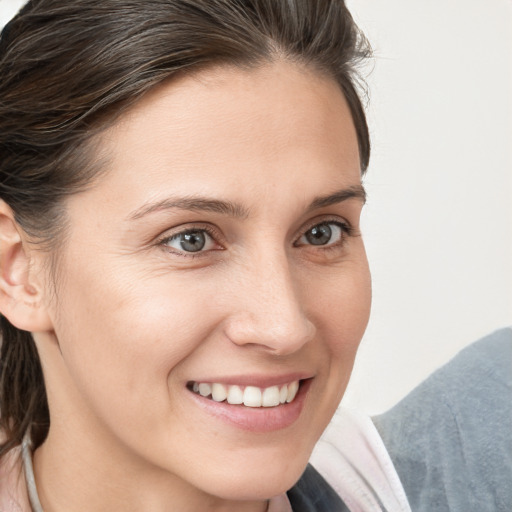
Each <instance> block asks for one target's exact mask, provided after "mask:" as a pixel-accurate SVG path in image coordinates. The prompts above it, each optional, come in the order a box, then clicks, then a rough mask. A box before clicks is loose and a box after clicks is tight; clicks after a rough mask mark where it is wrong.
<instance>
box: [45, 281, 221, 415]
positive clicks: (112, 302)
mask: <svg viewBox="0 0 512 512" xmlns="http://www.w3.org/2000/svg"><path fill="white" fill-rule="evenodd" d="M68 275H69V279H68V280H67V282H66V287H65V289H62V292H61V293H60V295H59V318H58V321H57V322H56V329H55V331H56V335H57V338H58V340H59V343H60V349H61V352H62V356H63V360H64V362H65V364H66V366H67V367H68V371H69V373H70V374H71V376H72V378H73V379H74V380H75V383H76V385H77V387H79V388H81V391H82V392H83V393H85V394H87V395H89V396H90V397H93V398H92V399H95V400H96V399H98V400H101V401H102V403H103V406H105V407H108V405H109V404H108V403H107V402H108V400H110V399H111V398H112V397H114V398H115V400H114V401H115V402H116V404H117V403H118V402H119V401H120V400H122V401H124V402H126V403H131V404H132V405H135V406H137V405H138V406H139V407H145V404H146V403H148V399H149V398H150V399H149V403H154V402H155V400H157V401H158V402H159V403H160V405H161V406H162V407H163V406H164V404H168V389H167V380H168V377H169V374H170V373H171V372H172V371H173V370H174V369H175V368H176V367H177V366H179V365H180V363H181V362H182V361H183V360H184V359H186V358H187V357H188V356H189V355H190V354H191V353H193V352H194V350H196V349H197V347H198V346H199V345H200V344H201V342H202V341H203V340H204V339H205V338H206V337H207V335H208V332H209V331H210V329H211V326H212V324H213V325H214V324H215V319H214V318H212V314H209V311H210V310H209V309H208V302H209V299H208V293H204V290H203V293H200V291H199V290H194V289H191V288H190V286H188V287H187V286H185V283H169V282H168V281H169V280H168V279H167V280H165V279H163V278H162V279H154V280H148V279H145V280H143V279H124V278H122V276H117V277H114V274H113V273H112V274H110V275H111V276H112V277H110V278H108V279H107V278H106V277H105V278H101V277H100V276H99V275H94V274H88V275H83V274H80V275H76V276H73V275H72V274H68ZM210 302H211V301H210ZM200 313H201V314H200ZM134 409H136V407H134ZM128 412H129V411H128V410H125V411H124V414H128Z"/></svg>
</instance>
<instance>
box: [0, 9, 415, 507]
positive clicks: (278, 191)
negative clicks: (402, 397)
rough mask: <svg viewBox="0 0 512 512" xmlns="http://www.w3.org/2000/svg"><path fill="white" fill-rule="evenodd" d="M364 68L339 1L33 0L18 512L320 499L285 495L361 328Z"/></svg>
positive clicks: (12, 413)
mask: <svg viewBox="0 0 512 512" xmlns="http://www.w3.org/2000/svg"><path fill="white" fill-rule="evenodd" d="M368 54H369V50H368V47H367V45H366V42H365V40H364V38H363V36H362V35H361V34H360V33H359V32H358V30H357V28H356V26H355V25H354V23H353V21H352V19H351V17H350V14H349V13H348V11H347V10H346V7H345V6H344V4H343V2H341V1H317V0H315V1H313V0H312V1H310V2H299V1H296V2H295V1H287V2H285V1H279V2H278V1H274V0H273V1H269V0H259V1H256V0H254V1H252V2H237V1H226V0H217V1H211V0H208V1H205V0H203V1H201V0H189V1H169V0H166V1H164V0H151V1H147V2H138V1H119V0H102V1H101V2H99V1H98V2H97V1H90V0H73V1H70V0H39V1H32V2H29V3H28V4H27V5H26V6H25V8H24V9H23V10H22V11H21V12H20V14H18V16H16V17H15V18H14V20H13V21H12V22H11V23H10V24H9V25H8V26H7V27H6V29H5V30H4V32H3V34H2V40H1V46H0V74H1V76H2V81H1V84H0V98H1V104H0V108H1V113H0V120H1V121H0V123H1V126H0V152H1V153H0V161H1V164H0V165H1V189H0V190H1V199H2V201H1V205H0V219H1V229H0V236H1V237H2V244H1V298H0V311H1V313H2V332H3V343H2V354H1V360H2V374H1V389H0V409H1V411H2V417H1V429H2V432H3V443H2V448H1V451H0V456H1V457H2V472H3V473H2V478H3V482H4V483H3V485H4V488H3V490H2V492H3V494H2V496H3V499H4V507H6V508H7V510H10V509H9V508H8V507H9V506H10V507H11V509H12V510H19V509H21V510H24V509H27V510H28V508H27V507H28V506H29V505H28V501H29V500H28V497H27V493H28V496H29V498H30V506H31V507H32V508H33V510H43V509H44V510H45V511H46V512H49V511H58V510H66V511H68V512H69V511H74V510H88V511H94V510H151V511H153V510H154V511H160V510H162V511H164V510H179V511H189V510H190V511H193V510H237V511H263V510H275V511H277V510H291V508H290V507H291V506H293V507H294V510H300V509H301V508H299V507H303V506H304V507H306V506H309V505H307V504H306V502H307V500H308V499H309V498H308V496H310V497H311V496H313V497H315V496H316V497H317V498H316V499H317V501H318V496H319V495H320V494H321V493H322V492H326V493H331V492H332V489H331V488H330V487H329V485H327V483H326V482H325V481H324V480H323V479H322V478H321V477H319V478H317V480H315V481H316V482H317V484H316V486H313V488H311V489H310V490H308V491H305V490H304V488H301V487H300V485H299V486H295V487H294V485H295V483H296V482H297V481H298V480H299V479H300V478H301V475H302V474H303V472H304V469H305V467H306V465H307V462H308V459H309V457H310V455H311V452H312V450H313V447H314V446H315V444H316V443H317V441H318V439H319V437H320V435H321V434H322V432H323V431H324V429H325V428H326V426H327V424H328V423H329V421H330V419H331V417H332V416H333V414H334V412H335V410H336V408H337V406H338V404H339V401H340V400H341V397H342V395H343V392H344V390H345V388H346V385H347V382H348V379H349V376H350V372H351V369H352V365H353V362H354V357H355V354H356V351H357V347H358V344H359V341H360V339H361V337H362V334H363V332H364V329H365V326H366V323H367V319H368V314H369V309H370V278H369V272H368V266H367V261H366V257H365V252H364V246H363V242H362V239H361V235H360V230H359V216H360V212H361V208H362V206H363V204H364V198H365V194H364V189H363V187H362V184H361V175H362V174H363V173H364V171H365V169H366V167H367V165H368V159H369V147H370V144H369V138H368V130H367V126H366V121H365V116H364V112H363V108H362V105H361V102H360V99H359V98H358V95H357V92H356V86H355V81H356V77H355V72H354V69H355V65H356V64H357V62H358V61H359V60H360V59H361V58H364V57H366V56H367V55H368ZM43 376H44V381H43ZM349 423H350V421H349ZM350 425H355V427H354V429H355V430H354V431H355V432H358V433H360V434H361V435H362V436H363V437H364V435H365V433H364V428H366V427H361V428H360V429H359V430H358V427H357V421H356V420H354V422H353V423H350ZM350 428H352V427H350V426H347V430H346V431H349V429H350ZM368 435H369V436H370V437H371V436H372V435H373V434H372V433H370V434H368ZM354 439H355V438H354ZM22 440H24V441H23V450H22V456H23V458H24V461H23V469H24V476H23V475H21V476H20V473H19V469H17V468H19V460H20V448H19V446H20V444H21V443H22ZM377 443H378V441H377ZM362 444H364V441H363V442H362ZM377 451H378V450H377ZM383 457H384V458H385V455H384V456H383ZM386 460H387V459H386ZM370 465H371V464H370ZM355 473H356V474H359V473H360V471H359V470H357V471H355ZM384 473H386V472H384ZM388 473H389V474H390V475H391V477H390V478H391V480H392V479H393V478H394V476H396V475H395V474H394V473H393V471H392V469H390V470H389V471H388ZM385 477H386V475H384V478H385ZM303 478H304V477H303ZM315 478H316V476H315ZM368 478H369V477H368ZM362 480H365V476H364V475H363V477H362ZM301 481H303V480H301ZM311 481H312V480H308V482H311ZM370 481H371V478H370ZM333 485H335V484H333ZM394 485H395V488H396V489H397V491H396V492H397V493H398V494H400V492H401V488H400V486H399V482H398V483H397V482H394ZM291 488H293V489H292V491H290V492H289V494H288V497H289V498H287V497H286V495H284V494H283V493H285V492H286V491H287V490H289V489H291ZM339 492H341V491H339ZM354 492H355V490H354ZM391 493H393V490H392V491H391ZM294 496H295V498H294ZM289 499H290V500H291V504H290V501H289ZM333 499H335V498H333ZM320 501H321V500H320ZM345 501H346V500H345ZM349 501H350V499H349ZM398 501H400V500H398ZM336 503H338V505H336V506H337V507H338V506H339V510H342V506H343V504H342V503H341V501H340V500H339V499H338V501H336ZM402 503H403V500H402ZM319 506H320V505H319ZM323 506H324V507H328V505H325V504H324V505H323ZM16 507H18V508H16ZM403 507H404V508H402V509H406V508H405V507H406V504H405V505H403ZM318 510H320V508H318ZM324 510H333V508H330V509H329V508H324Z"/></svg>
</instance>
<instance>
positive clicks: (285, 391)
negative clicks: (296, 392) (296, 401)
mask: <svg viewBox="0 0 512 512" xmlns="http://www.w3.org/2000/svg"><path fill="white" fill-rule="evenodd" d="M287 397H288V384H285V385H284V386H283V387H282V388H281V391H279V403H281V404H284V403H285V402H286V398H287Z"/></svg>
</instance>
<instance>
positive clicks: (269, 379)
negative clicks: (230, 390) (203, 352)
mask: <svg viewBox="0 0 512 512" xmlns="http://www.w3.org/2000/svg"><path fill="white" fill-rule="evenodd" d="M312 377H314V375H313V374H312V373H310V372H308V373H306V372H295V373H287V374H281V375H257V374H254V375H250V374H244V375H229V376H215V377H200V378H199V379H194V380H191V381H189V382H198V383H201V382H205V383H219V384H225V385H226V386H236V385H238V386H255V387H259V388H269V387H271V386H282V385H284V384H289V383H290V382H294V381H297V380H305V379H310V378H312Z"/></svg>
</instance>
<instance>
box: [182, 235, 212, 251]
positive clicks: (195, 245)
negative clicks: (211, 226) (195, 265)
mask: <svg viewBox="0 0 512 512" xmlns="http://www.w3.org/2000/svg"><path fill="white" fill-rule="evenodd" d="M205 244H206V239H205V236H204V233H202V232H201V231H191V232H190V233H185V234H183V235H181V240H180V245H181V248H182V249H183V250H184V251H187V252H197V251H200V250H201V249H202V248H203V247H204V246H205Z"/></svg>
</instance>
